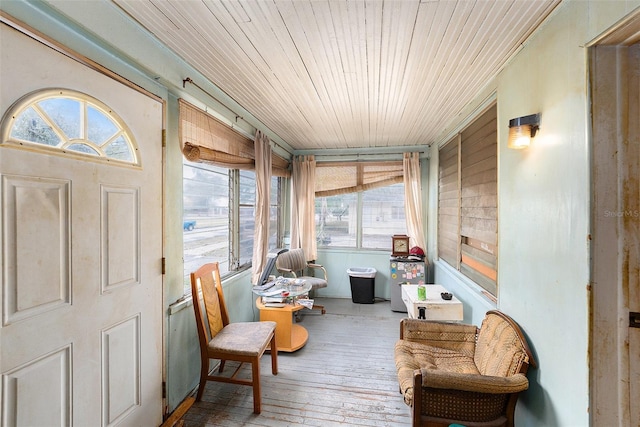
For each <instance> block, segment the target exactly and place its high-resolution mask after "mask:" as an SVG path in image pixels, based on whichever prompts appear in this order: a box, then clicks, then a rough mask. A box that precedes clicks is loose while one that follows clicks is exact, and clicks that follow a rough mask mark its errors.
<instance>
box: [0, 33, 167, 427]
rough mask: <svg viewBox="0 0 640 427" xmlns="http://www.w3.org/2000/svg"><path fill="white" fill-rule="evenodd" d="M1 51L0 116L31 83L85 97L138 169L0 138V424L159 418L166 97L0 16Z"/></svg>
mask: <svg viewBox="0 0 640 427" xmlns="http://www.w3.org/2000/svg"><path fill="white" fill-rule="evenodd" d="M0 51H2V55H3V57H2V61H1V62H0V74H1V75H2V80H1V82H0V84H1V85H2V87H1V90H0V110H1V111H2V113H1V114H4V112H5V111H7V109H8V108H9V107H10V106H11V105H12V104H13V103H14V102H16V101H17V100H18V99H20V98H21V97H23V96H24V95H25V94H27V93H30V92H32V91H34V90H39V89H47V88H56V87H60V88H67V89H71V90H75V91H79V92H82V93H85V94H87V95H90V96H92V97H95V98H97V99H98V100H100V101H101V102H103V103H104V104H106V105H107V106H109V108H111V109H112V110H113V111H114V112H115V113H117V114H118V115H119V116H120V117H121V118H122V119H123V120H124V121H125V122H126V124H127V126H128V128H129V129H130V130H131V133H132V134H133V136H134V137H135V139H136V143H137V146H138V148H139V153H138V154H139V156H140V158H141V164H142V165H143V166H142V167H137V166H134V165H131V166H126V165H125V166H123V165H114V164H111V163H109V162H101V161H96V160H95V159H92V158H86V159H84V158H81V157H79V156H77V155H76V156H74V157H68V156H66V155H65V153H59V154H51V153H48V152H44V151H38V150H32V149H22V148H15V147H8V146H5V145H2V144H0V178H1V180H0V182H1V185H2V195H1V197H0V203H1V206H0V208H1V209H0V224H1V225H2V234H1V239H0V240H1V243H2V247H1V256H0V265H1V270H2V275H1V282H0V288H1V289H2V294H1V295H2V297H1V298H2V301H0V302H1V304H0V309H1V310H2V317H1V318H2V323H1V325H0V374H1V376H2V382H1V397H2V399H1V400H2V405H1V408H0V411H1V414H2V416H1V419H0V425H1V426H12V425H34V426H35V425H47V426H54V425H60V426H65V425H77V426H89V425H90V426H111V425H116V424H117V425H123V426H127V425H159V424H161V422H162V387H161V383H162V274H161V259H162V187H161V186H162V144H161V143H162V114H163V112H162V104H161V102H158V100H156V99H152V98H150V97H149V96H146V95H144V94H142V93H140V92H138V91H135V90H133V89H131V88H129V87H127V86H125V85H123V84H121V83H118V82H116V81H115V80H113V79H111V78H109V77H107V76H105V75H103V74H100V73H98V72H96V71H93V70H91V69H89V68H87V67H85V66H84V65H81V64H80V63H78V62H76V61H74V60H72V59H70V58H68V57H66V56H64V55H62V54H60V53H58V52H56V51H54V50H53V49H50V48H48V47H46V46H44V45H43V44H40V43H38V42H36V41H34V40H32V39H30V38H29V37H27V36H25V35H24V34H22V33H19V32H18V31H16V30H14V29H12V28H10V27H8V26H7V25H5V24H0ZM25 58H29V60H25ZM9 82H10V84H9Z"/></svg>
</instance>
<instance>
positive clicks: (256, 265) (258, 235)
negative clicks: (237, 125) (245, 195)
mask: <svg viewBox="0 0 640 427" xmlns="http://www.w3.org/2000/svg"><path fill="white" fill-rule="evenodd" d="M254 149H255V162H256V207H255V209H256V218H255V229H254V231H253V259H252V262H251V265H252V271H251V272H252V274H251V283H253V284H255V283H256V282H257V281H258V279H259V277H260V274H261V273H262V270H263V269H264V268H265V264H266V257H267V253H268V252H269V211H270V209H269V208H270V205H271V203H270V201H271V199H270V197H271V145H270V144H269V138H268V137H267V136H266V135H264V134H263V133H262V132H260V131H256V139H255V141H254Z"/></svg>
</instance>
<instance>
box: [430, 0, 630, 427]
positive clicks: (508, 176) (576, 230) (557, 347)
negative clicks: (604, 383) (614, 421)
mask: <svg viewBox="0 0 640 427" xmlns="http://www.w3.org/2000/svg"><path fill="white" fill-rule="evenodd" d="M639 4H640V2H638V1H633V2H631V1H591V2H586V1H565V2H563V3H562V4H561V5H560V6H559V7H558V8H557V9H556V10H555V11H554V12H553V13H552V16H551V17H550V18H549V19H548V20H547V21H546V22H545V23H544V24H543V25H542V26H541V27H540V28H539V29H538V30H537V31H536V32H535V33H534V35H533V37H531V38H530V39H529V40H527V42H526V43H525V44H524V45H523V47H522V49H521V50H520V52H519V53H518V54H517V55H515V57H513V58H512V60H511V61H510V62H509V63H508V64H507V65H506V66H505V67H504V68H503V70H502V71H501V73H500V74H499V75H498V76H497V78H496V79H495V81H492V82H490V83H489V85H488V87H487V89H486V92H487V93H490V92H492V91H493V92H495V97H496V99H497V105H498V126H499V128H498V145H499V148H498V186H499V190H498V200H499V202H498V203H499V209H498V218H499V243H498V248H499V256H498V266H499V267H498V268H499V275H498V282H499V298H498V304H497V307H498V308H499V309H500V310H502V311H504V312H506V313H507V314H509V315H511V316H512V317H513V318H514V319H515V320H516V321H517V322H518V323H519V324H520V326H521V327H522V329H523V331H524V333H525V334H526V336H527V337H528V339H529V341H530V344H531V346H532V350H533V352H534V356H535V358H536V360H537V362H538V365H539V368H538V369H533V370H531V371H530V374H529V375H528V377H529V380H530V388H529V390H528V391H527V392H525V393H523V395H522V396H521V398H520V400H519V403H518V407H517V410H516V419H517V420H518V425H519V426H532V427H533V426H541V425H545V426H587V425H589V422H590V416H589V413H590V412H591V411H594V410H595V408H590V407H589V364H590V360H589V321H590V312H589V298H590V295H589V281H590V276H589V271H590V263H589V261H590V259H589V258H590V252H589V251H590V248H589V233H590V223H589V217H590V181H591V175H590V157H589V156H590V140H589V136H590V135H589V126H590V123H589V121H588V117H589V113H590V111H589V98H588V83H589V82H588V68H587V66H588V63H587V48H586V47H585V46H586V45H588V43H589V42H590V41H591V40H593V39H594V38H596V37H597V36H598V35H599V34H601V33H602V32H604V31H605V30H607V29H608V28H609V27H610V26H612V25H613V24H615V23H616V22H617V21H618V20H620V19H621V18H623V17H624V16H625V15H626V14H628V13H629V12H631V11H632V10H633V9H635V8H637V7H638V5H639ZM485 99H486V93H485V94H484V96H481V97H479V98H478V99H477V100H476V102H475V103H474V104H475V105H479V104H481V103H482V102H484V100H485ZM538 112H539V113H541V114H542V120H541V124H540V132H539V134H538V135H537V136H536V138H535V139H534V140H533V143H532V145H531V147H529V148H528V149H525V150H522V151H517V150H510V149H507V147H506V142H507V132H508V127H507V124H508V121H509V119H512V118H514V117H519V116H523V115H527V114H533V113H538ZM444 141H445V139H444V138H443V139H442V142H444ZM434 151H435V150H434ZM432 168H433V169H435V168H437V154H436V155H432ZM433 169H432V170H433ZM431 176H432V178H433V180H432V182H431V189H432V190H433V189H434V188H436V186H437V180H436V179H435V178H436V176H435V174H434V173H432V175H431ZM428 209H429V212H431V213H432V216H433V215H434V214H435V212H436V205H435V204H434V201H433V200H431V201H430V205H429V208H428ZM430 230H432V231H433V227H431V228H430ZM433 239H435V236H434V235H433V234H432V235H431V236H430V240H431V241H432V242H433ZM435 277H436V282H437V283H442V284H445V285H446V286H448V287H451V288H452V289H453V292H454V293H457V294H458V297H459V298H461V299H463V300H464V302H465V320H466V321H473V322H474V323H479V321H480V320H481V318H482V316H483V315H484V312H485V311H486V310H487V309H490V308H492V307H495V306H496V305H495V304H493V303H492V302H491V301H490V300H488V299H487V298H485V297H483V296H482V295H481V294H479V292H478V290H477V288H475V287H473V286H472V285H471V286H468V285H467V284H466V283H465V280H464V278H462V277H460V275H459V274H457V273H456V272H455V271H453V270H452V269H450V268H448V266H447V265H446V264H445V263H441V262H436V265H435Z"/></svg>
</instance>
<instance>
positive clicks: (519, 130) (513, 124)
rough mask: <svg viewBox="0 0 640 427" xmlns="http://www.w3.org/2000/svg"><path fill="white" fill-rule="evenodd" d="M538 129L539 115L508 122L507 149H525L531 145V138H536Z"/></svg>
mask: <svg viewBox="0 0 640 427" xmlns="http://www.w3.org/2000/svg"><path fill="white" fill-rule="evenodd" d="M539 128H540V114H539V113H538V114H531V115H529V116H523V117H518V118H515V119H511V120H509V141H508V143H507V147H509V148H514V149H522V148H527V147H528V146H529V145H530V144H531V138H533V137H534V136H536V132H537V131H538V129H539Z"/></svg>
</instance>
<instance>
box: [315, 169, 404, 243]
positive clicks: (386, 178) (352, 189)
mask: <svg viewBox="0 0 640 427" xmlns="http://www.w3.org/2000/svg"><path fill="white" fill-rule="evenodd" d="M322 168H330V169H326V170H327V171H331V175H332V177H331V178H332V179H331V180H329V179H326V180H325V179H323V178H322V176H320V177H319V176H318V171H319V170H322ZM341 169H342V171H341ZM354 170H355V171H356V173H355V176H354V174H353V172H352V171H354ZM343 171H344V172H343ZM350 172H351V173H350ZM339 177H343V178H344V179H343V180H342V181H341V180H340V179H339ZM328 181H332V182H328ZM394 185H403V186H404V181H403V178H402V161H373V162H326V163H318V164H317V165H316V192H315V200H316V201H315V215H316V221H315V226H316V234H317V236H316V237H317V245H318V247H319V248H330V249H357V250H370V251H390V250H391V236H392V235H393V234H406V220H405V221H404V222H403V228H402V229H397V230H396V229H394V230H392V231H390V232H389V242H388V245H387V246H386V247H365V246H364V240H365V239H366V236H365V235H364V230H363V226H364V223H365V218H364V215H365V213H364V206H365V203H366V201H365V193H367V192H369V191H375V190H377V189H380V188H388V187H391V186H394ZM397 193H398V197H399V199H400V200H401V204H402V206H403V207H404V187H403V188H401V189H398V190H397ZM346 194H350V195H355V200H353V203H354V204H355V212H353V214H355V218H356V219H355V221H356V224H355V236H354V237H353V238H352V237H349V242H351V241H353V240H354V239H355V242H354V244H353V245H350V246H347V245H335V244H332V243H331V240H328V242H329V243H325V242H326V241H327V240H326V238H327V236H325V235H324V233H322V232H321V230H320V227H321V224H320V221H321V215H320V214H319V205H321V204H322V199H325V198H329V197H339V196H340V195H346ZM349 213H350V214H351V212H349ZM350 236H351V235H350ZM329 237H330V236H329Z"/></svg>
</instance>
